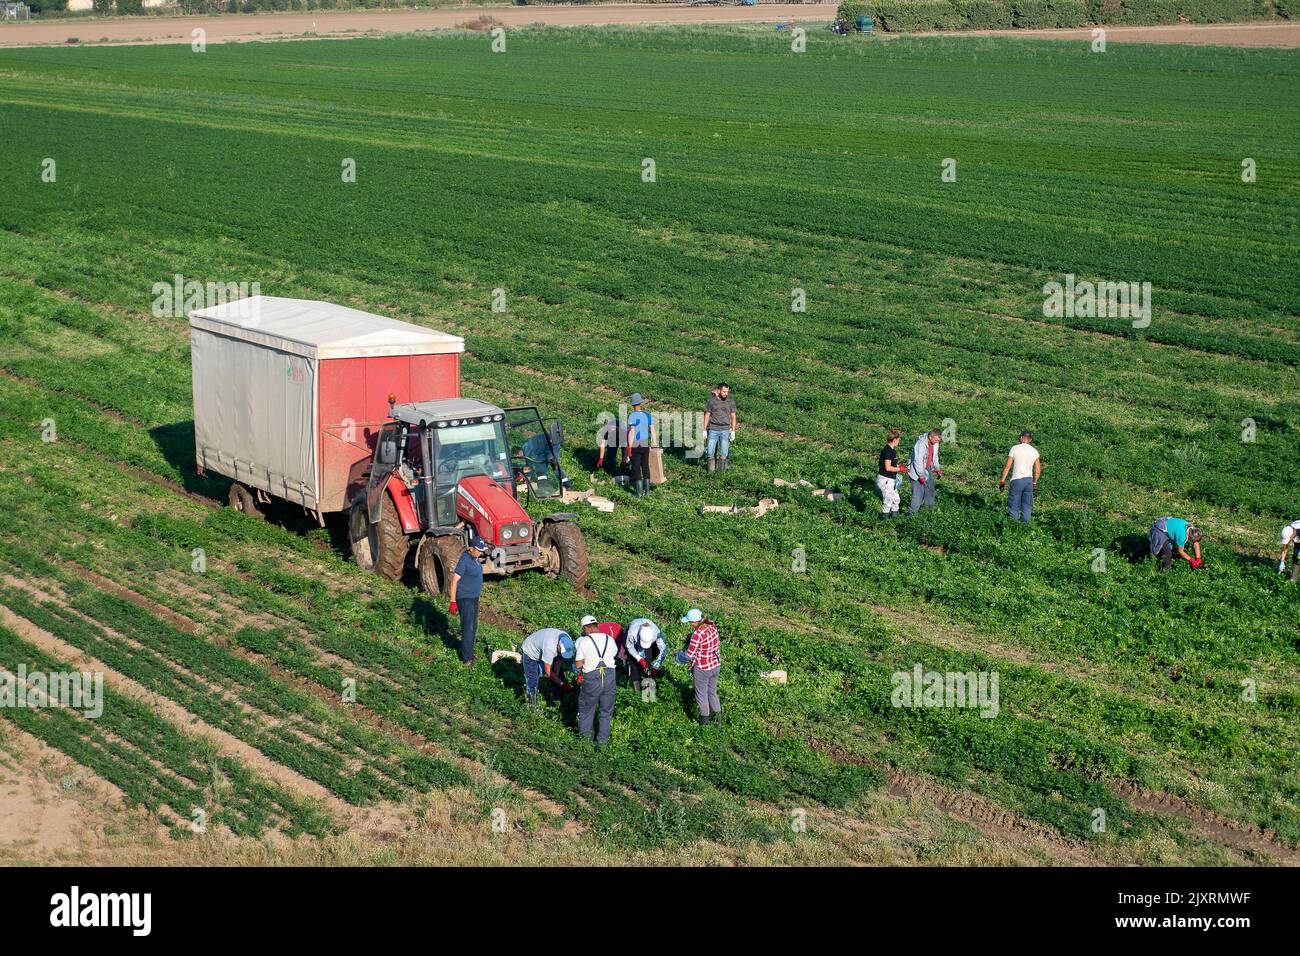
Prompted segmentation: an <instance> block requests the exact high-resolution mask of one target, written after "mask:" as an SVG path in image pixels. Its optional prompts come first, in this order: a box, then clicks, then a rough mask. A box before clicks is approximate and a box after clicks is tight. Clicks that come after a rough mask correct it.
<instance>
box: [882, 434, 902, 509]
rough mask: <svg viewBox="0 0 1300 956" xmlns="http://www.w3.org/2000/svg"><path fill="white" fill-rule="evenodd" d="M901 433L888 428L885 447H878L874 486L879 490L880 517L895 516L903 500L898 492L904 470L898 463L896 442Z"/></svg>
mask: <svg viewBox="0 0 1300 956" xmlns="http://www.w3.org/2000/svg"><path fill="white" fill-rule="evenodd" d="M902 434H903V433H902V432H900V431H899V430H898V429H897V428H891V429H890V430H889V439H888V440H887V441H886V442H885V447H884V448H882V449H880V458H879V460H878V461H877V462H876V488H877V489H878V490H879V491H880V516H881V517H882V518H890V519H892V518H897V517H898V506H899V504H901V503H902V500H903V499H902V497H901V496H900V495H899V494H898V488H899V486H900V485H902V483H903V472H904V471H905V470H906V469H905V468H904V467H902V466H900V465H899V464H898V442H899V439H900V438H901V437H902Z"/></svg>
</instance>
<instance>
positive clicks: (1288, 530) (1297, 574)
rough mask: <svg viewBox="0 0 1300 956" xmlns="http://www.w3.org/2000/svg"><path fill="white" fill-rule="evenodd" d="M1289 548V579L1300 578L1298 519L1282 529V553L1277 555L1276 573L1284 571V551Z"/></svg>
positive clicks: (1299, 532)
mask: <svg viewBox="0 0 1300 956" xmlns="http://www.w3.org/2000/svg"><path fill="white" fill-rule="evenodd" d="M1288 549H1290V550H1291V580H1292V581H1295V580H1300V520H1297V521H1292V522H1291V523H1290V524H1289V525H1287V526H1286V527H1285V528H1283V529H1282V553H1281V554H1280V555H1279V556H1278V562H1277V573H1278V574H1284V573H1286V553H1287V550H1288Z"/></svg>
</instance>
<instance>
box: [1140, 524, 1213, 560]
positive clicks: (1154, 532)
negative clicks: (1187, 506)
mask: <svg viewBox="0 0 1300 956" xmlns="http://www.w3.org/2000/svg"><path fill="white" fill-rule="evenodd" d="M1188 543H1190V544H1191V545H1192V550H1193V551H1194V552H1195V553H1196V557H1191V556H1190V555H1189V554H1188V553H1187V552H1186V551H1185V550H1184V548H1186V547H1187V545H1188ZM1174 551H1177V552H1178V556H1179V557H1180V558H1184V559H1186V561H1187V563H1188V564H1189V565H1191V566H1192V567H1194V568H1199V567H1200V566H1201V532H1200V529H1199V528H1197V527H1196V526H1194V525H1190V524H1188V523H1187V521H1186V520H1184V519H1183V518H1157V519H1156V520H1155V522H1154V523H1153V524H1152V525H1151V554H1152V555H1153V556H1155V558H1156V559H1157V560H1159V562H1160V568H1161V570H1163V571H1168V570H1169V569H1170V568H1171V567H1173V564H1174Z"/></svg>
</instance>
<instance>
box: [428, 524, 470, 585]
mask: <svg viewBox="0 0 1300 956" xmlns="http://www.w3.org/2000/svg"><path fill="white" fill-rule="evenodd" d="M464 553H465V542H464V541H463V540H462V539H461V537H460V535H458V534H440V535H434V536H432V537H429V538H425V539H424V541H423V543H421V545H420V553H419V555H418V556H417V558H416V560H417V563H418V570H419V572H420V584H421V586H422V587H423V588H424V590H425V593H426V594H429V595H431V596H433V595H442V596H443V597H451V574H452V572H453V571H455V570H456V562H457V561H459V560H460V556H461V555H462V554H464Z"/></svg>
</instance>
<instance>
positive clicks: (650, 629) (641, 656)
mask: <svg viewBox="0 0 1300 956" xmlns="http://www.w3.org/2000/svg"><path fill="white" fill-rule="evenodd" d="M626 633H627V645H626V650H627V675H628V677H630V678H631V679H632V689H633V690H634V691H636V692H637V693H638V694H639V693H640V692H641V678H643V677H656V676H658V674H659V668H660V667H661V666H662V665H663V662H664V657H665V656H666V655H667V654H668V642H667V641H665V640H664V636H663V632H662V631H660V630H659V625H658V624H656V623H655V622H654V621H652V620H650V619H649V618H648V617H638V618H637V619H636V620H634V621H633V622H632V623H631V624H629V625H628V626H627V631H626Z"/></svg>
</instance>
